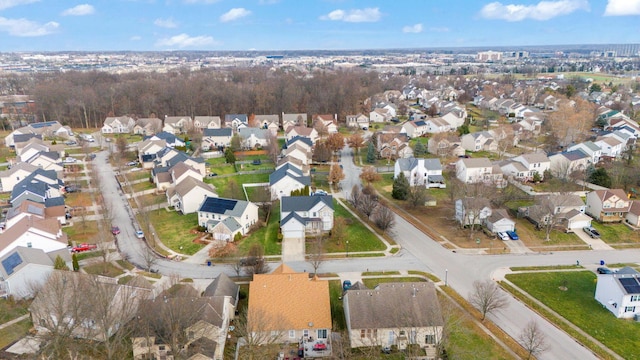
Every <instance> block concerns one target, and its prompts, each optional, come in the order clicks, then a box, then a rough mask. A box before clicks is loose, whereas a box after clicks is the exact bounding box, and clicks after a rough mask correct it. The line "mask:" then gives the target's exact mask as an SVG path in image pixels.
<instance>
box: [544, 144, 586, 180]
mask: <svg viewBox="0 0 640 360" xmlns="http://www.w3.org/2000/svg"><path fill="white" fill-rule="evenodd" d="M549 161H550V162H551V167H550V170H551V174H552V175H553V176H555V177H558V178H561V179H567V178H569V177H570V176H571V175H572V174H574V173H576V172H579V171H584V170H586V169H587V168H588V167H589V165H590V164H591V157H590V156H589V155H587V154H586V153H585V152H583V151H582V150H573V151H565V152H561V153H557V154H554V155H551V156H549Z"/></svg>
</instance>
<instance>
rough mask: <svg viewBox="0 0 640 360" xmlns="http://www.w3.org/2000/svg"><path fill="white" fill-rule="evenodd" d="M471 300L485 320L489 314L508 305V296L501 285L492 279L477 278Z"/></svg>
mask: <svg viewBox="0 0 640 360" xmlns="http://www.w3.org/2000/svg"><path fill="white" fill-rule="evenodd" d="M469 302H470V303H471V305H473V306H475V307H476V308H477V309H478V310H479V311H480V314H481V315H482V318H481V320H484V319H485V317H486V316H487V314H489V313H492V312H494V311H496V310H500V309H503V308H505V307H507V305H508V302H507V297H506V296H505V295H504V293H502V290H500V287H499V286H498V285H497V284H496V283H495V282H493V281H491V280H484V281H480V280H476V281H474V282H473V290H472V291H471V293H470V294H469Z"/></svg>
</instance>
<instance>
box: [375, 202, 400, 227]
mask: <svg viewBox="0 0 640 360" xmlns="http://www.w3.org/2000/svg"><path fill="white" fill-rule="evenodd" d="M373 222H374V223H375V224H376V226H377V227H378V228H379V229H380V230H382V233H383V234H385V233H386V232H387V231H389V230H390V229H392V228H393V226H394V225H395V223H396V218H395V213H394V212H393V211H392V210H391V209H389V207H387V206H386V205H382V204H380V205H378V207H377V208H376V212H375V214H374V217H373Z"/></svg>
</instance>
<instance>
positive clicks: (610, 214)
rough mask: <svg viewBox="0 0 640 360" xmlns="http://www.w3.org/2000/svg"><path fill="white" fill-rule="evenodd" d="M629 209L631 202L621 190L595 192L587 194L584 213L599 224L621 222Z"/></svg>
mask: <svg viewBox="0 0 640 360" xmlns="http://www.w3.org/2000/svg"><path fill="white" fill-rule="evenodd" d="M630 207H631V201H630V200H629V197H628V196H627V193H625V192H624V190H622V189H607V190H595V191H591V192H589V193H588V194H587V209H586V213H587V214H588V215H591V216H592V217H593V218H594V219H596V220H598V221H600V222H605V223H610V222H621V221H623V220H624V218H625V216H626V215H627V213H628V212H629V208H630Z"/></svg>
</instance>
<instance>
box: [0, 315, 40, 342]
mask: <svg viewBox="0 0 640 360" xmlns="http://www.w3.org/2000/svg"><path fill="white" fill-rule="evenodd" d="M32 326H33V324H31V320H30V319H26V320H22V321H20V322H18V323H15V324H13V325H11V326H8V327H6V328H4V329H1V330H0V349H4V348H5V347H7V346H9V345H10V344H13V343H14V342H16V341H18V340H20V339H22V338H23V337H24V336H26V335H28V334H29V329H31V327H32Z"/></svg>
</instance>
